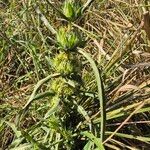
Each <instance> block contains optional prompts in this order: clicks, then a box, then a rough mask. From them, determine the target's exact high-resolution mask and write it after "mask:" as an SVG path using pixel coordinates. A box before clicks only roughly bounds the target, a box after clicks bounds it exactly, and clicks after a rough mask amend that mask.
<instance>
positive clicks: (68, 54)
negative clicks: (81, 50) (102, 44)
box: [51, 0, 83, 97]
mask: <svg viewBox="0 0 150 150" xmlns="http://www.w3.org/2000/svg"><path fill="white" fill-rule="evenodd" d="M81 9H82V7H81V5H80V4H79V3H75V1H74V0H69V1H68V0H67V1H65V3H64V5H63V9H62V12H63V14H64V16H65V17H66V18H67V20H68V21H69V24H68V26H64V27H60V29H59V30H58V31H57V34H56V41H57V45H58V50H59V52H58V54H56V55H55V57H54V58H53V59H52V65H53V68H54V70H55V72H57V73H60V74H61V77H58V78H55V79H54V80H53V81H52V82H51V90H52V91H53V92H54V93H55V95H57V96H59V97H68V96H71V95H73V94H75V92H76V91H77V87H79V86H78V84H77V82H76V81H75V80H74V79H73V78H71V76H72V75H73V76H76V75H77V74H78V72H80V67H79V63H78V61H77V60H78V59H77V56H76V50H77V47H79V46H81V44H82V43H83V40H82V37H81V34H79V32H78V31H77V30H75V29H74V28H73V27H72V26H71V21H75V20H76V19H77V18H79V17H80V15H81ZM68 79H69V80H70V79H71V82H72V83H73V85H75V86H72V84H69V83H68Z"/></svg>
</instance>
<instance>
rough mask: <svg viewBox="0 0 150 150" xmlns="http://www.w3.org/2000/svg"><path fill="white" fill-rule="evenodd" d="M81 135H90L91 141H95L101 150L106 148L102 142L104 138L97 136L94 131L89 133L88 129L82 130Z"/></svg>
mask: <svg viewBox="0 0 150 150" xmlns="http://www.w3.org/2000/svg"><path fill="white" fill-rule="evenodd" d="M81 135H84V136H86V137H88V138H89V139H90V140H91V141H93V142H94V144H95V145H96V146H97V147H98V149H99V150H105V148H104V146H103V143H102V142H101V141H102V140H101V139H100V138H97V137H95V136H94V135H93V134H92V133H89V132H87V131H85V132H81Z"/></svg>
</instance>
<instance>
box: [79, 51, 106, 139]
mask: <svg viewBox="0 0 150 150" xmlns="http://www.w3.org/2000/svg"><path fill="white" fill-rule="evenodd" d="M79 53H81V54H82V55H83V56H84V57H86V59H87V60H88V61H89V62H90V64H91V67H92V69H93V71H94V73H95V78H96V82H97V87H98V98H99V101H100V110H101V140H102V141H103V140H104V137H105V122H106V112H105V105H106V104H105V94H104V87H103V83H102V79H101V75H100V73H99V70H98V68H97V66H96V64H95V62H94V60H93V59H92V58H91V57H90V55H89V54H88V53H86V52H85V51H83V50H81V49H79Z"/></svg>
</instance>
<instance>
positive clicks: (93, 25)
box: [0, 0, 150, 150]
mask: <svg viewBox="0 0 150 150" xmlns="http://www.w3.org/2000/svg"><path fill="white" fill-rule="evenodd" d="M76 2H77V1H76ZM86 2H91V3H90V4H89V5H88V6H87V7H86V10H85V11H84V12H83V13H82V14H81V17H80V18H79V19H77V20H76V21H74V22H72V23H71V26H72V28H74V29H76V30H78V31H80V33H82V34H83V35H84V37H83V38H85V39H86V42H85V45H84V46H83V47H82V48H78V50H77V51H76V52H75V53H74V57H75V58H76V60H77V61H78V60H79V62H80V67H81V72H80V77H81V80H82V82H80V83H81V85H80V86H81V88H80V90H79V91H78V92H77V93H78V94H76V95H73V96H71V97H69V98H64V100H61V102H60V101H59V102H58V100H56V101H55V100H54V99H53V93H51V91H50V90H49V89H50V87H51V83H52V81H53V80H55V78H53V77H55V76H57V75H58V74H56V73H57V72H55V70H54V69H53V67H52V65H51V62H52V61H51V60H52V58H53V57H55V55H56V54H57V53H58V45H57V39H56V36H55V33H54V32H55V31H57V30H58V29H59V28H60V27H61V26H64V25H66V23H67V21H66V20H65V18H63V17H62V16H61V13H58V10H60V11H61V12H62V7H63V4H64V1H63V0H55V1H53V2H50V1H48V0H0V118H1V119H0V149H2V150H5V149H9V150H28V149H35V150H39V149H43V150H45V149H50V150H63V149H64V150H65V149H67V150H80V149H83V150H100V149H108V150H111V149H114V150H122V149H125V150H126V149H127V150H128V149H130V150H138V149H139V150H142V149H143V150H148V149H149V147H150V113H149V112H150V12H149V10H150V2H149V1H148V0H93V1H86V0H82V4H83V5H84V4H86ZM51 4H52V5H51ZM81 7H82V6H81ZM62 13H63V12H62ZM53 31H54V32H53ZM47 77H48V78H47ZM50 78H52V79H50ZM77 78H78V77H77ZM100 83H101V84H100ZM82 84H83V85H82ZM63 90H64V89H63ZM99 91H101V92H102V93H101V94H100V92H99ZM52 99H53V101H52ZM102 99H103V100H104V102H105V103H106V105H105V103H104V104H103V106H102V105H101V102H102ZM52 102H53V103H54V104H53V103H52ZM56 102H58V104H57V103H56ZM53 105H56V107H53ZM29 106H30V107H29ZM103 108H104V109H105V110H104V111H103V110H102V109H103ZM47 112H48V113H47ZM102 112H103V113H104V114H102ZM45 114H48V117H45V118H44V116H45ZM105 115H106V118H105ZM103 121H104V122H103ZM102 122H103V125H104V126H106V127H105V128H102ZM100 130H101V131H100ZM102 134H103V135H104V139H101V137H102Z"/></svg>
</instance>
